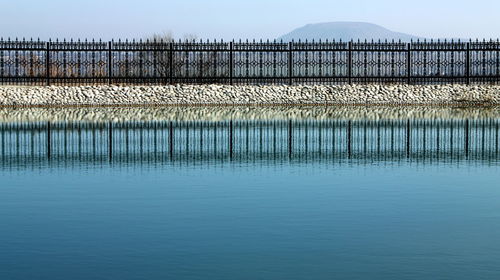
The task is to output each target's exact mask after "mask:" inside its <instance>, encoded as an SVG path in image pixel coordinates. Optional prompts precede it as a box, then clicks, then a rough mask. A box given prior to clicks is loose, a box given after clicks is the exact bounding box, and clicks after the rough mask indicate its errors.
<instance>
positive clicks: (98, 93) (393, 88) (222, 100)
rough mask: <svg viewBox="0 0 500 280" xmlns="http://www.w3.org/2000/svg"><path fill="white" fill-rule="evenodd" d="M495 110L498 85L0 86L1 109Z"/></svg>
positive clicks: (499, 96) (499, 100)
mask: <svg viewBox="0 0 500 280" xmlns="http://www.w3.org/2000/svg"><path fill="white" fill-rule="evenodd" d="M467 103H485V104H500V86H499V85H470V86H467V85H332V86H327V85H297V86H286V85H265V86H264V85H263V86H252V85H236V86H230V85H167V86H113V85H112V86H107V85H98V86H0V105H21V106H29V105H163V104H172V105H192V104H228V105H232V104H467Z"/></svg>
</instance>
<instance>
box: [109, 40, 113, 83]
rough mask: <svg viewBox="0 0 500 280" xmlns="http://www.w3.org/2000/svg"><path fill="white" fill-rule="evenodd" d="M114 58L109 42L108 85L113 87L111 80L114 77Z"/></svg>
mask: <svg viewBox="0 0 500 280" xmlns="http://www.w3.org/2000/svg"><path fill="white" fill-rule="evenodd" d="M112 71H113V56H112V49H111V41H109V42H108V85H111V79H112V77H113V72H112Z"/></svg>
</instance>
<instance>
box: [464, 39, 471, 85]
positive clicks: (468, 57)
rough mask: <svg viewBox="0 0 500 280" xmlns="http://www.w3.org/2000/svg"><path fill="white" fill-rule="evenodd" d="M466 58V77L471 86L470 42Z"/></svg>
mask: <svg viewBox="0 0 500 280" xmlns="http://www.w3.org/2000/svg"><path fill="white" fill-rule="evenodd" d="M465 56H466V58H465V60H466V61H465V67H466V69H465V71H466V77H467V81H466V83H467V85H470V42H467V53H466V55H465Z"/></svg>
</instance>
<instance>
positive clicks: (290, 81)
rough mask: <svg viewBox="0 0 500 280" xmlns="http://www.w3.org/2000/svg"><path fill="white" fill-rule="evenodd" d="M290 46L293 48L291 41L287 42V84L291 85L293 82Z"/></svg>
mask: <svg viewBox="0 0 500 280" xmlns="http://www.w3.org/2000/svg"><path fill="white" fill-rule="evenodd" d="M292 48H293V42H288V84H289V85H292V84H293V79H292V77H293V57H292V55H293V53H292Z"/></svg>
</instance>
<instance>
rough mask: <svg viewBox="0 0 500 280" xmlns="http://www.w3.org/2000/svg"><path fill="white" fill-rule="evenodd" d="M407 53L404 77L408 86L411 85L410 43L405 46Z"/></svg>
mask: <svg viewBox="0 0 500 280" xmlns="http://www.w3.org/2000/svg"><path fill="white" fill-rule="evenodd" d="M407 48H408V52H407V54H406V75H407V79H408V84H411V43H408V45H407Z"/></svg>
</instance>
